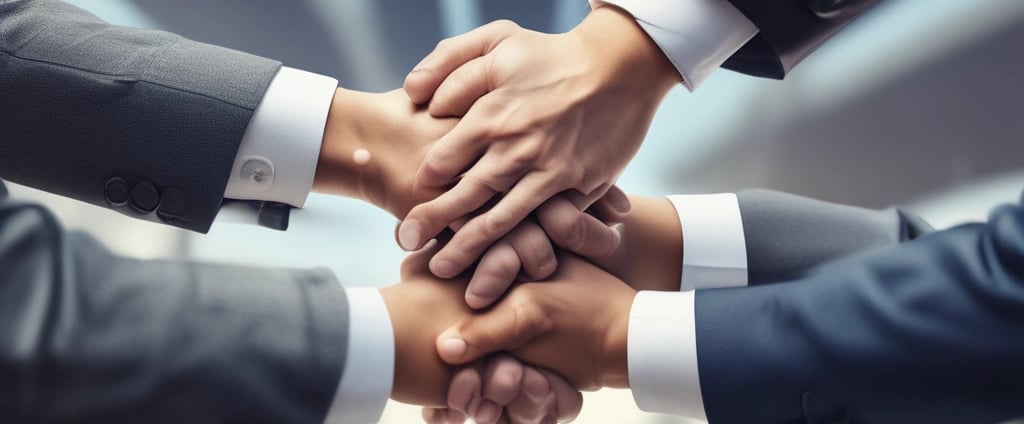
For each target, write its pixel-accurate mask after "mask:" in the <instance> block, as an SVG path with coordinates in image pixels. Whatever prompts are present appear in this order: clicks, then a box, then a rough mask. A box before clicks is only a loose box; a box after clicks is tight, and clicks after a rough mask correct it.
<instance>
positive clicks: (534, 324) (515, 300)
mask: <svg viewBox="0 0 1024 424" xmlns="http://www.w3.org/2000/svg"><path fill="white" fill-rule="evenodd" d="M514 293H519V294H520V295H519V296H513V297H510V299H508V300H507V301H508V302H510V304H509V306H510V308H511V316H510V318H511V320H512V324H511V325H512V329H513V331H514V332H515V334H519V335H521V336H522V337H524V338H532V337H535V336H537V335H540V334H541V333H543V332H544V331H545V323H544V314H543V311H541V310H540V307H539V306H538V305H537V302H536V301H535V300H534V299H533V295H532V294H531V293H532V292H531V291H529V290H520V291H517V292H514ZM523 341H526V340H523Z"/></svg>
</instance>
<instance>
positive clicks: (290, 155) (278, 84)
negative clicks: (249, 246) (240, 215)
mask: <svg viewBox="0 0 1024 424" xmlns="http://www.w3.org/2000/svg"><path fill="white" fill-rule="evenodd" d="M337 88H338V80H336V79H334V78H329V77H325V76H323V75H317V74H313V73H309V72H306V71H300V70H298V69H292V68H288V67H281V69H280V70H279V71H278V72H277V75H275V76H274V79H273V80H272V81H271V82H270V86H269V87H268V88H267V91H266V93H264V95H263V99H262V100H261V101H260V105H259V106H258V107H257V108H256V111H255V112H254V113H253V115H252V119H250V120H249V127H248V128H247V129H246V130H245V135H244V136H243V137H242V142H241V144H239V146H238V154H237V155H236V156H235V164H234V166H233V167H232V168H231V177H230V178H229V179H228V186H227V189H226V190H225V192H224V197H225V198H228V199H239V200H263V201H272V202H280V203H286V204H289V205H292V206H295V207H302V206H303V205H304V204H305V203H306V197H307V196H308V195H309V191H310V189H311V188H312V187H313V177H314V176H316V163H317V160H318V159H319V158H320V143H321V142H322V141H323V138H324V127H325V126H326V125H327V112H328V111H329V110H330V108H331V100H332V99H333V98H334V92H335V90H336V89H337Z"/></svg>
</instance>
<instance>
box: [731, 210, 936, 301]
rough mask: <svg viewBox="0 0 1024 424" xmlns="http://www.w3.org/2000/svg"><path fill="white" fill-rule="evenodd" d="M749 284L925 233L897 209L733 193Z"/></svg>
mask: <svg viewBox="0 0 1024 424" xmlns="http://www.w3.org/2000/svg"><path fill="white" fill-rule="evenodd" d="M737 197H738V199H739V206H740V215H741V217H742V221H743V233H744V237H745V239H746V247H747V270H748V271H747V274H748V281H749V284H751V285H755V284H764V283H772V282H779V281H788V280H792V279H796V278H800V277H802V276H804V275H806V274H807V273H808V271H810V270H811V269H812V268H814V267H815V266H817V265H819V264H823V263H825V262H828V261H830V260H832V259H836V258H839V257H843V256H847V255H850V254H854V253H859V252H865V251H869V250H872V249H877V248H881V247H886V246H892V245H895V244H897V243H900V242H904V241H907V240H912V239H914V238H917V237H919V236H922V235H924V234H927V233H930V232H931V231H932V227H931V226H929V225H928V223H927V222H925V221H924V220H922V219H921V218H920V217H917V216H916V215H913V214H911V213H908V212H907V211H905V210H903V209H900V208H895V207H893V208H888V209H884V210H871V209H864V208H858V207H853V206H847V205H840V204H835V203H828V202H823V201H820V200H815V199H810V198H806V197H800V196H796V195H792V194H787V193H780V192H775V191H768V190H746V191H742V192H740V193H738V194H737Z"/></svg>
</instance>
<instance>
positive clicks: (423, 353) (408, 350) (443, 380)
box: [380, 284, 451, 408]
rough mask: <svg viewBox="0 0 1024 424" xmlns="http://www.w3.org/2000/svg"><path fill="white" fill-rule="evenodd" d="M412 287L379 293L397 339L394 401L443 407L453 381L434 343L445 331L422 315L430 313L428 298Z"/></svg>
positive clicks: (400, 286) (384, 289)
mask: <svg viewBox="0 0 1024 424" xmlns="http://www.w3.org/2000/svg"><path fill="white" fill-rule="evenodd" d="M415 289H416V287H415V286H414V285H410V284H396V285H393V286H390V287H385V288H382V289H380V294H381V297H382V298H383V299H384V304H385V305H386V307H387V310H388V315H389V316H390V318H391V322H392V327H393V328H394V337H395V368H394V370H395V373H394V380H393V382H392V385H391V398H392V399H394V400H397V401H399V402H404V403H410V404H416V405H424V406H430V407H435V408H436V407H444V406H445V405H446V399H445V393H446V392H447V387H448V383H449V382H450V381H451V374H450V373H451V371H450V367H449V366H448V365H447V364H445V363H444V362H442V361H441V359H440V358H439V357H438V356H437V354H436V353H435V350H434V341H435V338H436V337H437V335H438V334H440V332H441V331H442V330H443V328H442V327H441V326H439V325H435V326H433V327H431V324H437V323H436V322H432V321H430V322H427V321H424V319H423V317H422V316H421V315H420V314H421V313H422V311H426V310H429V307H430V305H427V304H425V303H429V302H428V301H426V302H425V301H424V299H429V296H427V295H424V294H422V293H411V292H415V291H416V290H415Z"/></svg>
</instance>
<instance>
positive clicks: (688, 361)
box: [626, 291, 707, 421]
mask: <svg viewBox="0 0 1024 424" xmlns="http://www.w3.org/2000/svg"><path fill="white" fill-rule="evenodd" d="M693 301H694V292H693V291H687V292H657V291H641V292H639V293H637V295H636V298H635V299H634V300H633V308H632V309H631V310H630V313H629V330H628V335H627V336H626V337H627V345H626V349H627V352H626V354H627V357H628V359H627V361H628V362H629V388H630V390H632V392H633V400H634V401H635V402H636V405H637V406H638V407H639V408H640V409H642V410H644V411H647V412H658V413H665V414H675V415H682V416H684V417H689V418H694V419H698V420H704V421H707V416H706V414H705V412H704V400H703V398H702V397H701V393H700V375H699V374H698V371H699V369H698V367H697V333H696V327H695V324H694V316H693Z"/></svg>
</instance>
